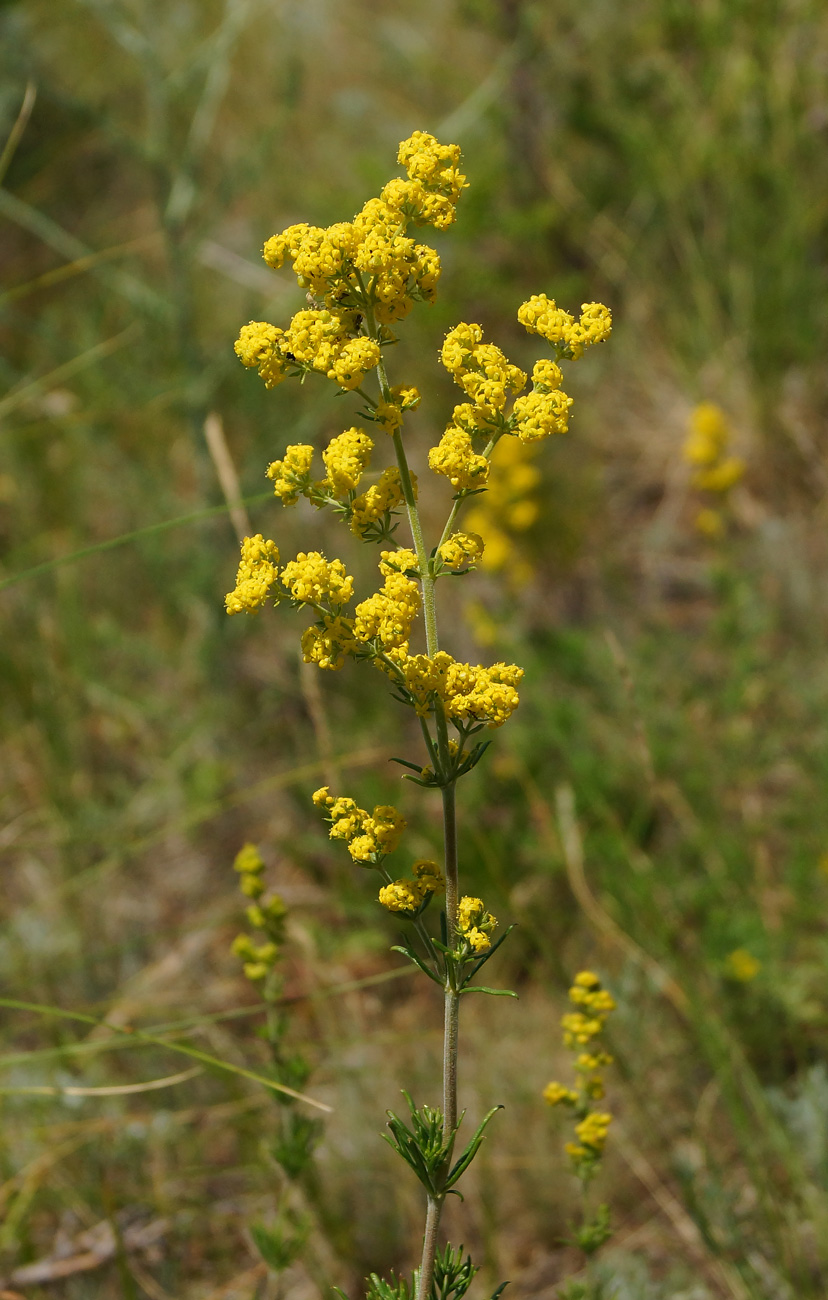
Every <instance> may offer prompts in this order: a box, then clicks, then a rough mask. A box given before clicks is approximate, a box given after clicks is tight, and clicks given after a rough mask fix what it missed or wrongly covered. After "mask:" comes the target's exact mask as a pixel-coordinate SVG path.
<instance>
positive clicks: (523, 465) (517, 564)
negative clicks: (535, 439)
mask: <svg viewBox="0 0 828 1300" xmlns="http://www.w3.org/2000/svg"><path fill="white" fill-rule="evenodd" d="M536 455H537V447H535V446H534V445H532V444H531V443H525V442H521V441H519V440H518V439H517V438H501V440H500V442H498V444H497V446H496V447H495V450H494V454H493V456H492V460H491V466H490V472H489V484H488V491H487V492H486V493H484V494H483V495H482V496H479V497H475V499H474V502H473V503H472V506H471V509H470V510H469V512H468V514H467V515H466V527H467V528H469V529H470V530H472V531H474V532H475V533H479V534H480V536H481V537H482V538H483V540H484V541H485V544H486V549H485V550H484V552H483V557H482V561H481V563H482V566H483V568H484V569H488V570H489V571H490V572H492V573H497V572H499V571H500V570H501V569H504V568H506V567H507V565H508V575H509V578H510V580H511V581H512V582H513V583H514V584H516V585H522V584H523V583H525V582H526V581H528V580H529V579H530V578H531V576H532V568H531V565H530V564H529V562H528V561H527V559H526V558H525V557H524V556H522V555H521V553H520V551H519V550H518V548H517V546H516V542H515V534H518V533H523V532H525V531H526V530H527V529H528V528H531V527H532V525H533V524H534V523H535V521H536V519H537V517H538V513H539V511H540V506H539V503H538V499H537V497H536V496H534V495H532V494H533V492H534V491H535V490H536V489H537V487H538V485H539V483H540V479H541V473H540V470H539V469H538V467H537V465H535V464H533V463H532V462H533V461H534V459H535V456H536Z"/></svg>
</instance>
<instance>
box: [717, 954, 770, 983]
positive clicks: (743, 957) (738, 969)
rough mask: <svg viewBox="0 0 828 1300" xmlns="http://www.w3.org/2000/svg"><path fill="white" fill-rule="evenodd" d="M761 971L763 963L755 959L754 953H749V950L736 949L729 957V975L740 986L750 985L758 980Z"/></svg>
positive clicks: (727, 965)
mask: <svg viewBox="0 0 828 1300" xmlns="http://www.w3.org/2000/svg"><path fill="white" fill-rule="evenodd" d="M761 969H762V963H761V962H760V960H759V958H758V957H754V955H753V953H752V952H748V950H747V948H736V949H735V950H734V951H733V952H731V953H728V955H727V961H726V971H727V974H728V975H729V976H730V978H731V979H733V980H737V981H738V982H739V983H740V984H750V983H751V981H752V980H755V979H756V976H757V975H758V974H759V972H760V970H761Z"/></svg>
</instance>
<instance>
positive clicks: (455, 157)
mask: <svg viewBox="0 0 828 1300" xmlns="http://www.w3.org/2000/svg"><path fill="white" fill-rule="evenodd" d="M397 162H399V163H402V165H403V167H405V169H406V171H407V172H408V175H409V178H410V179H411V180H413V181H419V183H420V184H421V185H423V186H424V187H425V189H427V190H428V191H429V192H430V193H436V194H445V195H446V196H447V197H448V198H450V199H451V200H452V202H454V203H456V202H457V200H458V199H459V197H460V194H461V193H462V191H463V190H464V189H465V187H466V178H465V176H463V175H462V173H461V172H460V146H459V145H456V144H440V143H439V142H438V141H437V140H435V138H434V136H433V135H429V134H428V132H427V131H415V132H414V134H413V135H412V136H409V138H408V139H407V140H403V142H402V144H401V145H400V147H399V151H398V153H397Z"/></svg>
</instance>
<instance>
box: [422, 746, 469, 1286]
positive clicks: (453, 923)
mask: <svg viewBox="0 0 828 1300" xmlns="http://www.w3.org/2000/svg"><path fill="white" fill-rule="evenodd" d="M444 727H445V722H444ZM439 740H440V742H441V745H440V747H441V749H442V748H443V743H444V742H443V737H442V736H439ZM443 841H444V846H445V856H446V929H447V936H448V946H449V947H453V945H454V942H455V937H456V932H457V815H456V801H455V786H454V782H452V784H451V785H448V786H445V787H444V788H443ZM445 990H446V991H445V1003H444V1010H443V1141H444V1142H449V1141H450V1140H451V1135H452V1133H453V1131H454V1129H455V1128H456V1126H457V1040H458V1030H459V1018H460V1017H459V1013H460V994H459V992H458V990H457V989H456V987H455V981H454V975H453V972H452V971H451V970H450V968H448V970H447V975H446V986H445ZM450 1160H451V1151H449V1153H448V1155H447V1157H446V1161H447V1162H449V1161H450ZM442 1210H443V1198H442V1197H440V1198H439V1199H438V1198H436V1197H432V1196H429V1198H428V1209H427V1211H426V1223H425V1233H424V1236H423V1257H422V1262H421V1264H420V1271H419V1274H418V1277H417V1300H431V1290H432V1284H433V1281H434V1259H435V1256H436V1253H437V1229H438V1227H439V1225H440V1215H441V1213H442Z"/></svg>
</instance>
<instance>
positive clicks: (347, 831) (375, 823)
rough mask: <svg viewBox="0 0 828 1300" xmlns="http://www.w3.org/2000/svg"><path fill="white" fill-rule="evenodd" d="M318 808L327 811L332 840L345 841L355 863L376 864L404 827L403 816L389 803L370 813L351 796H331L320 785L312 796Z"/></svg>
mask: <svg viewBox="0 0 828 1300" xmlns="http://www.w3.org/2000/svg"><path fill="white" fill-rule="evenodd" d="M313 802H314V804H315V805H316V807H317V808H324V809H325V810H326V811H327V816H328V820H329V821H330V823H331V830H330V836H331V839H332V840H345V841H346V842H347V845H348V852H349V853H350V855H351V857H352V858H353V860H354V862H359V863H361V864H362V865H368V866H375V865H376V864H377V862H379V861H381V860H382V858H384V857H385V856H386V855H387V854H389V853H393V852H394V850H395V849H396V848H397V845H398V844H399V842H400V838H401V836H402V833H403V831H404V830H405V818H404V817H401V816H400V814H399V813H398V812H397V809H396V808H394V807H393V806H392V805H391V804H378V805H377V806H376V808H375V809H374V811H373V812H372V813H370V814H369V813H368V812H366V810H365V809H364V808H359V807H358V806H357V804H356V803H355V802H354V800H353V799H348V798H346V797H345V796H342V795H339V796H334V795H332V794H331V792H330V790H329V788H328V786H326V785H323V786H322V787H321V789H319V790H317V791H316V792H315V793H314V795H313Z"/></svg>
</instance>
